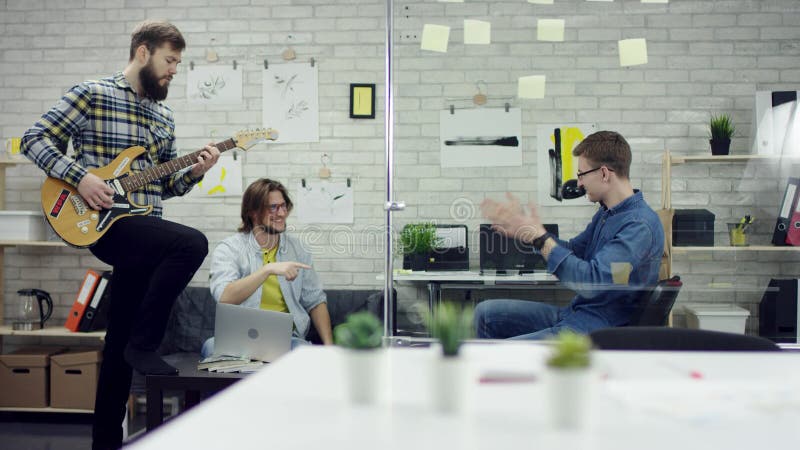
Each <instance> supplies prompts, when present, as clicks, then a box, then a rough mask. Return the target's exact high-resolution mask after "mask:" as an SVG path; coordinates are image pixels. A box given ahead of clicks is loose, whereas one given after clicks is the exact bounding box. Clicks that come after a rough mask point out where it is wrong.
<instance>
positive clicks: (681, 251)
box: [672, 245, 800, 254]
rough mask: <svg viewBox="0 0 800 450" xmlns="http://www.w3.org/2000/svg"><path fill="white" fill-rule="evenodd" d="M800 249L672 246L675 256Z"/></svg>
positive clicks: (793, 250)
mask: <svg viewBox="0 0 800 450" xmlns="http://www.w3.org/2000/svg"><path fill="white" fill-rule="evenodd" d="M797 251H800V247H792V246H790V245H787V246H777V245H748V246H745V247H731V246H718V247H694V246H691V247H688V246H687V247H683V246H678V247H676V246H674V245H673V246H672V253H673V254H684V253H692V252H797Z"/></svg>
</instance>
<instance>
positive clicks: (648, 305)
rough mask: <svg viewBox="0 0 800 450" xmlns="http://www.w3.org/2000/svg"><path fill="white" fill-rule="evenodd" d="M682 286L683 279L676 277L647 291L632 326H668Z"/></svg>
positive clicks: (631, 323) (661, 282) (634, 316)
mask: <svg viewBox="0 0 800 450" xmlns="http://www.w3.org/2000/svg"><path fill="white" fill-rule="evenodd" d="M682 286H683V283H682V282H681V278H680V277H679V276H677V275H675V276H673V277H672V278H670V279H668V280H661V281H659V282H658V284H656V285H655V287H653V288H652V289H649V290H647V291H645V293H644V295H643V297H642V299H641V302H640V303H639V309H638V310H637V312H636V313H634V315H633V317H632V319H631V322H630V325H631V326H637V327H648V326H664V325H666V324H667V320H668V318H669V313H670V311H672V306H673V305H675V300H676V299H677V298H678V293H679V292H680V290H681V287H682Z"/></svg>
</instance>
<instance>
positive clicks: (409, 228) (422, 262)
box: [400, 222, 439, 270]
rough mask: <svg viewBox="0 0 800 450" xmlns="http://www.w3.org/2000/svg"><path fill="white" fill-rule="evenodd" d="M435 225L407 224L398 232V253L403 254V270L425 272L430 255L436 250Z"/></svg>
mask: <svg viewBox="0 0 800 450" xmlns="http://www.w3.org/2000/svg"><path fill="white" fill-rule="evenodd" d="M438 243H439V239H438V238H437V237H436V225H434V224H432V223H429V222H423V223H409V224H407V225H406V226H404V227H403V229H402V230H401V231H400V251H401V252H402V253H403V269H411V270H426V269H427V268H428V261H429V260H430V258H431V253H433V251H434V250H435V249H436V246H437V245H438Z"/></svg>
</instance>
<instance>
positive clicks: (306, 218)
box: [294, 180, 353, 223]
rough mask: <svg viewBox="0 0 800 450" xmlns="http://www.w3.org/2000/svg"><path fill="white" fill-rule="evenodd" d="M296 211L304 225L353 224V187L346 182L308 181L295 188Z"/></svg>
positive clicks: (298, 184) (298, 218)
mask: <svg viewBox="0 0 800 450" xmlns="http://www.w3.org/2000/svg"><path fill="white" fill-rule="evenodd" d="M295 192H296V193H297V194H296V195H295V201H294V205H295V210H296V211H297V220H298V221H300V222H302V223H353V187H352V186H347V183H346V182H334V181H329V180H306V182H305V186H303V184H302V183H297V185H296V186H295Z"/></svg>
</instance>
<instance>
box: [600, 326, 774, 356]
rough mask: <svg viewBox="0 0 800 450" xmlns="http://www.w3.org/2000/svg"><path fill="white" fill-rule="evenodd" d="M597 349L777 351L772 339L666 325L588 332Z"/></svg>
mask: <svg viewBox="0 0 800 450" xmlns="http://www.w3.org/2000/svg"><path fill="white" fill-rule="evenodd" d="M590 337H591V338H592V342H594V345H595V347H597V348H599V349H601V350H664V351H675V350H691V351H748V352H757V351H778V350H780V348H779V347H778V346H777V345H775V343H774V342H772V341H770V340H768V339H764V338H762V337H759V336H745V335H743V334H735V333H723V332H721V331H711V330H695V329H689V328H667V327H620V328H604V329H602V330H595V331H593V332H592V333H591V334H590Z"/></svg>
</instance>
